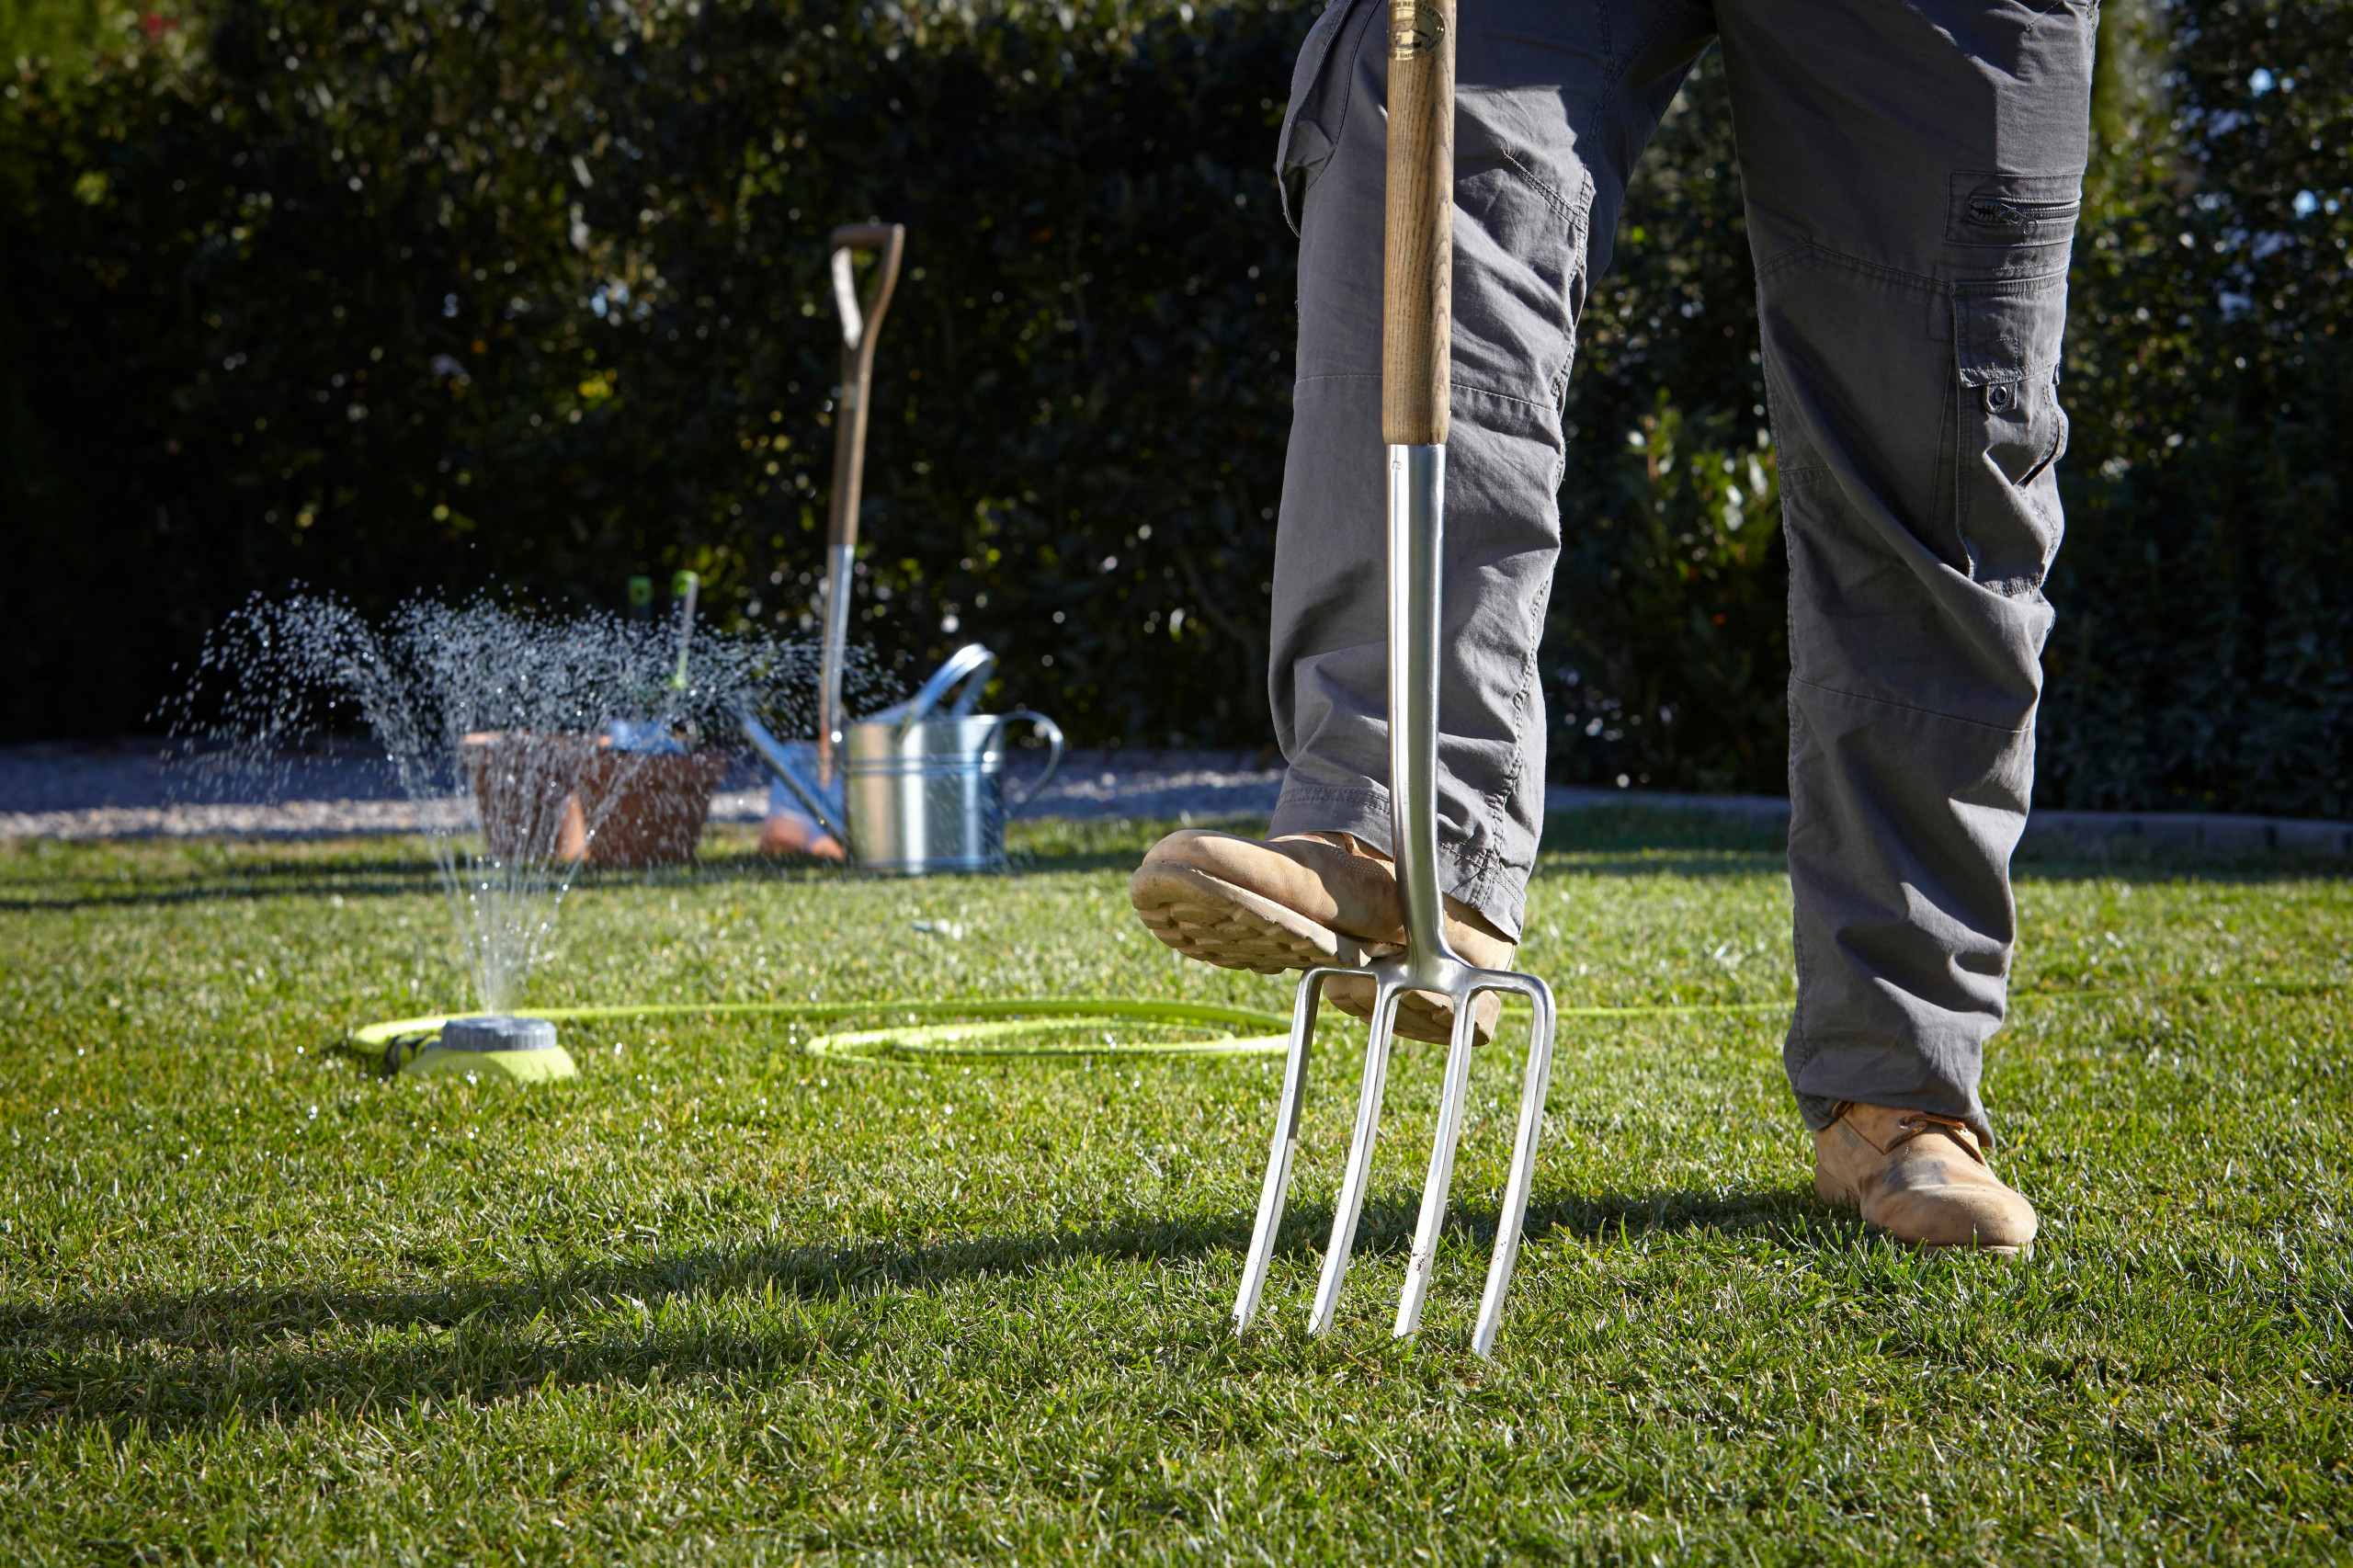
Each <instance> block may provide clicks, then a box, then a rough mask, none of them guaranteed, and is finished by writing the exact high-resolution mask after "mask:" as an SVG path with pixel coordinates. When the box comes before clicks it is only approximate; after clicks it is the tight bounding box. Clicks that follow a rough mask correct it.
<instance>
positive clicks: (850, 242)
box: [817, 223, 907, 786]
mask: <svg viewBox="0 0 2353 1568" xmlns="http://www.w3.org/2000/svg"><path fill="white" fill-rule="evenodd" d="M830 237H831V239H832V242H833V247H834V256H833V267H834V302H835V305H836V306H838V307H839V309H840V311H841V318H842V391H841V398H840V400H839V401H838V402H837V403H835V405H834V498H833V512H832V515H831V517H829V518H828V519H827V523H826V528H825V640H824V646H823V649H822V651H821V653H820V657H819V669H818V675H817V779H818V782H819V783H820V784H822V785H828V786H830V785H831V784H832V782H833V777H834V767H835V760H836V759H835V756H834V748H835V744H836V740H837V738H838V737H839V736H840V734H841V733H842V725H843V722H844V720H845V715H844V714H843V712H842V666H843V665H844V663H845V662H846V660H847V653H848V646H849V594H850V585H851V582H852V580H853V579H854V578H855V576H856V575H857V567H858V499H859V494H860V493H861V492H862V491H863V490H864V489H865V481H866V405H867V403H868V402H869V401H870V394H871V392H872V391H873V387H874V346H875V343H876V342H877V340H879V339H880V338H881V335H882V315H883V312H886V311H888V310H889V309H890V308H891V290H892V289H894V288H896V287H897V286H898V282H899V257H900V256H901V255H902V254H903V253H904V251H905V249H906V244H907V230H906V226H905V225H904V224H903V223H846V224H844V225H843V226H842V227H840V228H838V229H835V231H834V232H833V233H832V235H831V236H830ZM858 251H871V252H873V253H874V254H875V258H876V265H875V268H874V291H873V294H872V295H871V297H870V298H869V299H867V300H866V301H864V302H863V304H862V305H861V303H860V301H859V300H858V291H857V288H856V286H855V284H854V282H853V280H852V278H851V274H850V256H851V255H852V254H853V253H854V252H858Z"/></svg>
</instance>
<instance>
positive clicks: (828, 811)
mask: <svg viewBox="0 0 2353 1568" xmlns="http://www.w3.org/2000/svg"><path fill="white" fill-rule="evenodd" d="M735 721H736V722H737V723H739V724H741V725H742V726H743V729H744V738H745V740H746V741H749V742H750V743H751V744H752V749H753V750H754V751H755V752H756V753H758V754H759V758H760V760H761V761H762V762H764V763H766V764H767V766H768V767H769V769H770V770H771V771H773V772H774V773H775V774H776V776H777V777H778V778H780V779H782V780H784V787H785V788H786V789H788V790H791V791H792V792H793V793H794V794H795V795H798V796H799V797H800V798H801V804H802V805H803V806H805V807H807V808H808V810H809V814H810V815H811V816H813V817H814V818H816V819H817V823H818V825H819V826H821V827H823V828H824V830H825V831H826V832H827V833H830V834H832V835H834V836H835V838H836V839H838V840H840V841H841V842H842V843H844V844H847V843H848V842H849V841H850V838H849V826H848V824H847V823H846V822H845V821H844V820H843V812H842V809H841V803H840V801H837V800H836V799H835V796H834V794H833V791H831V790H827V789H825V788H824V786H823V785H821V784H819V783H818V782H817V781H816V780H815V779H814V778H810V777H809V775H808V774H806V773H804V772H803V771H801V767H800V766H799V765H798V764H796V763H795V762H794V761H793V758H792V752H791V750H790V748H789V747H788V746H786V745H785V744H783V743H782V742H780V741H779V740H778V739H777V738H776V736H775V735H773V734H771V733H768V727H767V725H766V724H763V723H761V722H759V720H757V719H756V718H755V717H753V715H752V712H751V710H749V709H743V710H738V711H737V712H736V715H735ZM835 777H837V778H838V777H839V775H838V774H837V775H835Z"/></svg>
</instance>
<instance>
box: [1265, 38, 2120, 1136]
mask: <svg viewBox="0 0 2353 1568" xmlns="http://www.w3.org/2000/svg"><path fill="white" fill-rule="evenodd" d="M1387 12H1388V6H1387V4H1386V0H1334V3H1333V5H1332V6H1331V8H1330V9H1329V10H1327V11H1325V12H1324V15H1323V17H1321V18H1320V19H1319V20H1318V21H1317V22H1316V24H1315V27H1314V28H1313V31H1312V32H1311V33H1310V34H1309V35H1308V40H1307V45H1306V48H1305V49H1304V50H1303V51H1302V53H1301V56H1300V60H1299V65H1298V69H1297V72H1296V74H1295V76H1294V78H1293V82H1292V87H1291V101H1290V113H1289V116H1288V118H1287V119H1286V122H1285V125H1284V128H1283V133H1282V142H1281V146H1280V151H1279V154H1278V159H1277V167H1278V172H1279V176H1280V177H1281V180H1282V184H1283V187H1284V191H1285V198H1286V203H1287V208H1288V210H1289V211H1290V214H1291V216H1292V220H1293V222H1295V223H1296V224H1297V226H1298V229H1299V233H1300V333H1299V366H1298V375H1299V379H1298V386H1297V392H1296V394H1295V403H1294V414H1293V423H1292V427H1291V439H1290V459H1289V464H1288V468H1287V470H1286V472H1285V475H1284V483H1283V498H1282V516H1281V522H1280V524H1279V531H1278V537H1277V543H1276V551H1275V582H1274V603H1273V632H1272V648H1271V657H1270V661H1269V665H1270V670H1269V686H1270V688H1271V695H1272V698H1273V703H1274V716H1275V724H1276V730H1277V734H1278V737H1279V741H1280V743H1281V745H1282V748H1283V753H1284V756H1286V758H1287V759H1288V760H1289V763H1290V767H1289V771H1288V773H1287V775H1286V778H1285V780H1284V785H1283V790H1282V797H1281V801H1280V803H1279V806H1278V807H1277V809H1276V812H1275V821H1274V831H1275V832H1277V833H1298V832H1306V831H1311V830H1316V829H1325V830H1332V829H1337V830H1343V831H1346V832H1348V833H1353V834H1356V835H1358V836H1359V837H1361V838H1364V839H1366V840H1368V841H1370V842H1371V843H1373V844H1376V845H1379V846H1382V847H1384V848H1386V847H1387V846H1388V843H1389V806H1388V795H1387V791H1386V790H1385V789H1384V787H1383V783H1382V780H1383V779H1385V778H1387V775H1388V760H1387V750H1386V748H1387V726H1386V714H1387V710H1388V699H1387V693H1386V687H1385V685H1384V681H1385V674H1384V672H1385V670H1386V667H1387V665H1386V660H1387V646H1386V643H1385V641H1384V633H1383V622H1382V604H1383V591H1384V590H1383V585H1384V582H1385V572H1386V565H1385V561H1384V558H1383V546H1382V533H1381V528H1382V489H1381V485H1382V472H1383V469H1382V460H1381V450H1382V449H1381V434H1380V419H1379V410H1380V369H1381V330H1380V319H1381V316H1380V312H1381V189H1382V170H1383V163H1382V160H1383V155H1384V154H1383V145H1384V127H1383V122H1384V119H1385V114H1384V110H1383V107H1382V92H1383V86H1384V83H1385V81H1386V77H1387V53H1386V48H1385V44H1386V17H1387ZM2096 18H2097V9H2096V6H2094V5H2093V4H2091V3H2090V0H2032V3H2029V0H1719V3H1718V4H1716V5H1714V6H1708V5H1705V4H1694V3H1692V0H1461V16H1460V17H1459V20H1458V24H1457V29H1458V74H1459V78H1460V87H1459V99H1458V105H1457V109H1456V115H1457V119H1456V128H1455V138H1456V140H1455V182H1456V183H1455V216H1454V222H1455V230H1454V244H1455V264H1454V267H1455V270H1454V290H1455V292H1454V312H1455V316H1454V358H1453V375H1452V380H1453V399H1452V403H1453V432H1452V436H1451V438H1450V441H1449V451H1448V455H1447V478H1448V492H1449V494H1448V502H1447V509H1448V518H1447V545H1448V554H1447V562H1446V569H1447V573H1448V576H1447V585H1446V598H1445V606H1444V612H1443V613H1444V618H1445V637H1446V645H1447V665H1446V669H1445V673H1444V676H1443V681H1442V687H1441V725H1442V730H1441V734H1440V738H1439V743H1438V759H1439V765H1440V771H1441V774H1442V776H1443V777H1442V780H1441V791H1440V802H1439V809H1440V816H1441V820H1440V823H1439V838H1440V853H1441V856H1442V858H1444V859H1445V861H1446V867H1445V876H1446V879H1447V888H1448V891H1449V892H1451V893H1452V894H1453V895H1454V896H1456V897H1458V898H1461V899H1462V900H1463V901H1465V902H1466V903H1470V904H1471V905H1472V906H1473V907H1475V908H1476V909H1478V910H1479V911H1480V912H1481V913H1483V915H1486V916H1487V917H1488V918H1489V919H1491V920H1493V921H1494V922H1495V924H1496V925H1497V926H1500V927H1501V928H1502V929H1503V930H1505V931H1506V932H1507V933H1514V934H1516V933H1517V932H1518V930H1519V926H1520V920H1521V917H1522V915H1523V912H1524V909H1525V899H1526V887H1527V881H1528V875H1529V869H1530V868H1531V866H1532V865H1533V863H1534V860H1535V855H1536V843H1537V835H1538V832H1539V829H1540V824H1541V820H1542V812H1543V783H1544V705H1543V697H1542V692H1541V680H1540V674H1539V671H1538V668H1537V642H1538V639H1539V636H1540V632H1541V631H1542V629H1543V624H1544V607H1545V599H1546V597H1547V595H1548V593H1549V591H1550V588H1551V584H1552V569H1553V563H1554V561H1555V558H1556V557H1557V555H1558V552H1559V546H1560V515H1559V510H1558V506H1557V504H1556V501H1555V493H1556V491H1557V489H1558V487H1559V484H1560V482H1561V477H1562V473H1563V450H1564V448H1563V437H1562V424H1561V408H1562V398H1563V391H1564V389H1565V388H1566V386H1567V382H1568V376H1569V365H1570V359H1571V357H1572V354H1573V351H1574V342H1575V335H1576V324H1577V316H1578V312H1579V311H1580V309H1581V308H1582V306H1583V304H1584V301H1585V294H1586V280H1587V279H1588V278H1591V277H1593V276H1595V275H1596V274H1597V273H1598V272H1599V271H1600V270H1601V269H1602V268H1603V267H1605V266H1606V265H1607V264H1608V256H1609V244H1610V238H1611V235H1612V233H1614V231H1615V229H1616V226H1617V222H1618V215H1619V208H1620V203H1621V201H1622V199H1623V197H1624V193H1625V188H1626V180H1627V176H1628V175H1629V174H1630V172H1631V170H1632V168H1633V165H1634V163H1635V160H1636V159H1637V158H1638V157H1640V156H1641V154H1642V151H1643V145H1644V144H1645V142H1647V141H1648V140H1649V137H1650V135H1651V132H1652V131H1654V129H1655V127H1656V125H1657V123H1658V119H1659V117H1660V115H1661V114H1663V113H1664V112H1665V108H1666V106H1667V104H1668V103H1669V102H1670V101H1671V100H1672V98H1673V97H1674V95H1675V92H1676V90H1677V86H1678V85H1680V83H1681V82H1682V79H1683V76H1684V74H1685V73H1686V72H1687V71H1688V69H1689V68H1690V65H1691V63H1692V62H1693V61H1694V60H1696V59H1697V58H1698V57H1699V54H1700V52H1701V51H1703V50H1704V49H1705V48H1706V47H1707V45H1708V44H1709V43H1710V42H1711V40H1719V41H1721V43H1722V49H1723V57H1724V69H1725V74H1726V76H1727V78H1728V80H1729V83H1730V86H1731V91H1732V101H1733V123H1734V125H1735V127H1736V130H1737V135H1738V142H1739V148H1740V174H1741V179H1742V184H1743V187H1744V190H1745V197H1746V201H1747V211H1748V231H1749V238H1750V243H1751V245H1752V247H1753V249H1754V253H1755V256H1756V273H1757V293H1758V306H1759V315H1760V317H1761V319H1762V323H1763V337H1764V344H1763V347H1764V360H1765V370H1766V381H1767V385H1768V389H1769V397H1770V401H1771V416H1772V426H1773V437H1774V444H1775V448H1776V450H1777V452H1778V454H1779V462H1780V484H1781V494H1782V497H1783V520H1784V527H1785V530H1786V535H1787V540H1788V547H1789V552H1790V655H1791V661H1792V664H1793V665H1794V668H1793V671H1792V674H1791V678H1790V805H1791V812H1792V814H1791V819H1790V883H1791V886H1792V889H1793V892H1794V895H1795V900H1796V916H1795V943H1796V952H1797V967H1798V1003H1797V1012H1796V1017H1795V1020H1794V1022H1793V1023H1792V1024H1791V1026H1790V1034H1789V1040H1788V1043H1787V1047H1786V1061H1787V1065H1788V1069H1789V1074H1790V1084H1791V1085H1792V1086H1793V1087H1794V1089H1795V1090H1796V1092H1797V1096H1798V1101H1799V1104H1800V1107H1801V1108H1802V1110H1803V1112H1804V1115H1805V1119H1806V1121H1807V1123H1808V1125H1809V1126H1812V1127H1814V1128H1816V1129H1819V1128H1822V1127H1824V1126H1827V1125H1828V1124H1829V1120H1830V1116H1831V1109H1832V1107H1833V1106H1834V1105H1835V1104H1836V1102H1837V1101H1839V1100H1845V1099H1852V1100H1859V1101H1863V1102H1866V1103H1870V1104H1875V1105H1883V1106H1892V1107H1896V1108H1905V1109H1921V1110H1933V1111H1938V1112H1941V1113H1943V1114H1946V1115H1953V1116H1964V1117H1967V1118H1968V1119H1970V1120H1971V1121H1972V1123H1974V1124H1975V1125H1976V1126H1977V1127H1978V1128H1979V1129H1980V1131H1985V1132H1990V1128H1988V1127H1987V1126H1986V1122H1985V1115H1984V1108H1983V1106H1982V1104H1981V1103H1980V1101H1979V1098H1978V1093H1977V1088H1978V1077H1979V1071H1980V1067H1981V1063H1982V1061H1983V1057H1984V1045H1985V1041H1986V1040H1987V1039H1988V1038H1989V1037H1990V1036H1991V1035H1992V1034H1993V1032H1994V1031H1995V1028H1998V1027H1999V1025H2000V1023H2001V1021H2002V1017H2003V1014H2004V1010H2005V1008H2006V988H2007V980H2008V973H2009V962H2010V953H2011V949H2012V945H2013V942H2014V940H2015V937H2016V930H2017V915H2016V911H2015V907H2014V905H2013V903H2012V901H2011V896H2010V885H2009V860H2010V854H2011V851H2012V850H2013V849H2014V848H2015V847H2016V846H2017V843H2018V835H2019V832H2020V831H2021V829H2022V828H2023V826H2024V824H2025V821H2026V811H2027V800H2028V796H2029V790H2030V786H2031V783H2032V778H2033V771H2034V713H2035V704H2036V701H2037V699H2038V697H2039V696H2040V687H2041V680H2040V665H2039V659H2040V653H2041V649H2042V644H2043V640H2044V638H2045V636H2046V635H2047V634H2048V632H2049V631H2050V627H2051V619H2052V613H2051V608H2050V606H2049V605H2048V603H2047V602H2046V601H2045V600H2044V598H2043V596H2042V591H2041V585H2042V581H2043V577H2044V574H2046V573H2047V572H2048V571H2049V570H2050V567H2051V562H2052V555H2053V553H2054V552H2055V551H2056V550H2057V549H2058V546H2059V537H2060V515H2059V496H2058V490H2057V486H2056V481H2055V477H2054V474H2053V469H2052V465H2053V463H2054V462H2055V461H2056V460H2057V459H2058V457H2059V455H2060V452H2061V451H2062V450H2063V448H2064V447H2065V445H2066V432H2067V421H2066V417H2065V415H2063V414H2062V413H2061V412H2060V408H2059V403H2058V396H2057V386H2056V383H2057V367H2058V358H2059V341H2060V332H2061V328H2062V326H2063V322H2064V319H2065V314H2066V281H2067V280H2066V271H2067V257H2068V247H2069V244H2070V241H2071V239H2072V237H2073V234H2074V231H2075V212H2076V207H2077V202H2078V191H2079V187H2080V183H2081V178H2082V175H2083V171H2084V165H2085V159H2086V151H2087V140H2088V118H2089V107H2090V91H2091V65H2092V35H2093V31H2094V28H2095V24H2096Z"/></svg>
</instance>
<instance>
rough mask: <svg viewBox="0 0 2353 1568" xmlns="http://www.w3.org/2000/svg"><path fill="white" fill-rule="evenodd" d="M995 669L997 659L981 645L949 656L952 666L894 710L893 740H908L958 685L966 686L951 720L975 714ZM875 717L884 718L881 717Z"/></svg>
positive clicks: (971, 645)
mask: <svg viewBox="0 0 2353 1568" xmlns="http://www.w3.org/2000/svg"><path fill="white" fill-rule="evenodd" d="M995 668H996V655H995V653H990V652H989V651H988V650H987V649H986V648H984V647H983V646H982V645H981V644H980V643H978V642H967V643H965V644H964V645H963V646H962V647H961V648H959V649H957V650H956V651H955V652H954V653H950V654H949V655H948V662H947V663H946V664H944V665H940V666H939V667H938V669H936V670H934V671H932V672H931V678H930V679H929V680H927V681H926V682H924V683H923V686H922V688H921V689H920V690H918V691H917V692H916V693H915V695H914V696H913V697H911V698H909V699H907V700H906V701H905V702H904V703H902V704H901V705H900V706H899V707H897V708H895V709H893V710H892V716H893V717H895V718H896V719H897V720H898V722H899V723H898V729H897V732H896V733H895V735H894V736H893V738H894V739H897V740H904V739H906V738H907V732H908V731H909V730H912V729H914V728H915V726H916V725H917V724H920V723H922V722H924V721H925V720H926V719H927V718H929V717H930V716H931V710H933V709H934V708H937V707H938V706H939V699H941V698H943V697H946V696H947V695H948V693H949V688H950V687H954V686H955V684H956V683H957V682H958V681H964V682H965V686H964V689H963V690H962V691H961V692H959V693H957V696H956V701H955V704H954V706H952V707H950V708H949V710H948V713H949V717H950V718H953V719H961V718H963V717H964V716H965V715H967V714H969V713H970V712H972V709H973V708H974V707H975V706H976V705H977V704H978V703H979V702H980V700H981V688H982V687H984V686H986V685H988V683H989V672H991V671H992V670H994V669H995ZM968 676H969V677H970V678H969V679H967V678H966V677H968ZM875 717H876V718H878V719H879V718H881V717H882V715H881V714H880V713H878V714H876V715H875Z"/></svg>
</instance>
